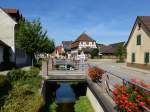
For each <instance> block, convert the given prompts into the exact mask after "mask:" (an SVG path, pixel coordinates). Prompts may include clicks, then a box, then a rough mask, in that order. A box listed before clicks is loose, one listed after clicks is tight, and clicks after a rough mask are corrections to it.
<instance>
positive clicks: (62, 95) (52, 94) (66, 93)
mask: <svg viewBox="0 0 150 112" xmlns="http://www.w3.org/2000/svg"><path fill="white" fill-rule="evenodd" d="M86 88H87V83H86V82H67V83H66V82H50V81H47V82H46V97H45V101H46V106H47V107H48V106H49V105H50V104H52V103H53V102H55V103H56V104H57V108H56V111H57V112H74V104H75V101H76V100H77V99H78V98H79V97H80V96H85V95H86ZM48 109H49V107H48V108H47V109H46V110H45V112H49V111H48Z"/></svg>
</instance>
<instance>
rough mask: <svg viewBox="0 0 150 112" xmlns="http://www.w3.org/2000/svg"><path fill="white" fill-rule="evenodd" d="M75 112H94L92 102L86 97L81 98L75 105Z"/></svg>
mask: <svg viewBox="0 0 150 112" xmlns="http://www.w3.org/2000/svg"><path fill="white" fill-rule="evenodd" d="M74 108H75V112H94V109H93V108H92V106H91V103H90V101H89V100H88V98H87V97H86V96H81V97H80V98H79V100H77V101H76V103H75V106H74Z"/></svg>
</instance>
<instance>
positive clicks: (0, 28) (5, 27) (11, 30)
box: [0, 9, 16, 61]
mask: <svg viewBox="0 0 150 112" xmlns="http://www.w3.org/2000/svg"><path fill="white" fill-rule="evenodd" d="M15 24H16V22H15V21H14V20H13V19H12V18H11V17H9V16H8V15H7V14H6V13H5V12H4V11H3V10H2V9H0V40H2V41H3V42H4V43H6V44H7V45H8V46H10V47H11V51H12V53H11V54H12V55H11V59H10V60H11V61H14V60H15V56H14V52H15Z"/></svg>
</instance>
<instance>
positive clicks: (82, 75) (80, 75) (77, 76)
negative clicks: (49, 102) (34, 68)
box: [47, 70, 87, 81]
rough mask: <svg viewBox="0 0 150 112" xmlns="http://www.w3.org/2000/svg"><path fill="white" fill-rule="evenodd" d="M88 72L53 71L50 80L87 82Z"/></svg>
mask: <svg viewBox="0 0 150 112" xmlns="http://www.w3.org/2000/svg"><path fill="white" fill-rule="evenodd" d="M86 76H87V75H86V72H85V71H82V70H74V71H70V70H66V71H64V70H51V71H49V72H48V77H47V78H48V80H62V81H67V80H72V81H75V80H78V81H79V80H85V79H86Z"/></svg>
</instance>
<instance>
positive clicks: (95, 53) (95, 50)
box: [91, 48, 99, 59]
mask: <svg viewBox="0 0 150 112" xmlns="http://www.w3.org/2000/svg"><path fill="white" fill-rule="evenodd" d="M98 53H99V49H98V48H94V49H92V50H91V58H92V59H93V58H94V57H95V56H98Z"/></svg>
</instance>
